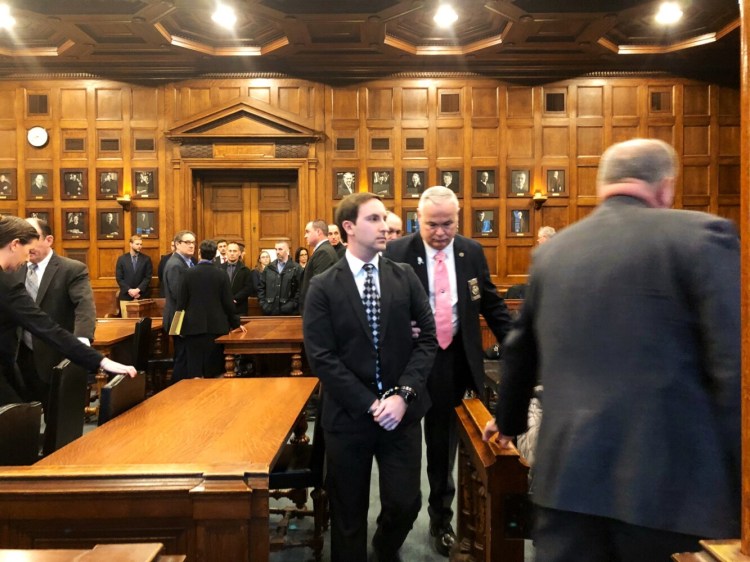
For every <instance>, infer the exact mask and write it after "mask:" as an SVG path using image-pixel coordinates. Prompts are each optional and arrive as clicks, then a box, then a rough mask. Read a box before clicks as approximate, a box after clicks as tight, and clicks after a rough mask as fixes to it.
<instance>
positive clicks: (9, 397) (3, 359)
mask: <svg viewBox="0 0 750 562" xmlns="http://www.w3.org/2000/svg"><path fill="white" fill-rule="evenodd" d="M38 239H39V234H38V233H37V231H36V229H35V228H34V227H33V226H32V225H31V224H29V223H28V222H26V221H25V220H23V219H21V218H19V217H13V216H9V215H5V216H3V215H0V272H8V271H15V270H17V269H20V268H21V267H23V266H25V265H26V262H27V260H28V257H29V249H30V248H31V247H32V245H33V244H35V243H36V240H38ZM19 327H20V328H23V329H24V330H27V331H29V332H31V333H32V334H34V335H35V336H37V337H38V338H40V339H42V341H44V342H45V343H47V344H48V345H50V346H52V347H53V348H54V349H56V350H57V351H59V352H60V353H62V354H63V355H65V357H67V358H68V359H70V360H71V361H73V362H74V363H76V364H78V365H80V366H82V367H84V368H86V369H88V370H89V371H91V372H94V371H97V370H98V369H99V368H100V367H101V368H102V369H104V370H105V371H109V372H112V373H126V374H128V375H130V376H131V377H134V376H135V374H136V371H135V367H132V366H127V365H122V364H120V363H117V362H115V361H112V360H111V359H107V358H106V357H104V356H103V355H102V354H101V353H99V352H98V351H96V350H95V349H93V348H91V347H88V346H87V345H85V344H83V343H81V342H80V341H79V340H78V338H76V337H75V336H74V335H73V334H71V333H70V332H67V331H66V330H63V329H62V328H61V327H60V326H59V325H58V324H56V323H55V322H54V321H53V320H52V319H51V318H50V317H49V316H47V315H46V314H45V313H44V312H42V311H41V310H40V309H39V307H38V306H37V305H36V303H35V302H34V301H33V300H32V298H31V296H29V293H28V292H27V291H26V287H25V286H24V285H23V284H22V283H18V282H16V281H15V280H13V278H12V277H11V276H10V275H5V274H4V273H3V274H2V275H0V405H3V404H10V403H15V402H23V398H22V394H23V386H24V385H23V379H22V376H21V375H20V373H19V372H18V369H17V368H16V363H15V361H16V350H17V348H18V335H17V330H18V328H19Z"/></svg>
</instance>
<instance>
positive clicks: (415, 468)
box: [325, 422, 422, 562]
mask: <svg viewBox="0 0 750 562" xmlns="http://www.w3.org/2000/svg"><path fill="white" fill-rule="evenodd" d="M325 443H326V460H327V463H328V464H327V476H326V489H327V491H328V497H329V500H330V505H331V560H332V562H366V560H367V512H368V509H369V507H370V474H371V472H372V459H373V458H375V459H376V460H377V462H378V470H379V475H380V504H381V510H380V515H379V516H378V528H377V530H376V532H375V536H374V537H373V539H372V543H373V547H374V548H375V549H376V550H377V552H378V554H379V557H380V559H381V560H392V559H393V558H395V556H396V553H397V552H398V549H399V548H401V545H402V544H403V543H404V540H406V536H407V535H408V534H409V531H410V530H411V528H412V525H413V524H414V521H415V520H416V519H417V515H418V514H419V509H420V507H421V504H422V495H421V492H420V487H419V484H420V472H421V460H422V459H421V457H422V427H421V425H420V424H419V423H418V422H415V423H411V424H409V425H407V426H404V427H398V428H396V429H395V430H393V431H385V430H384V429H381V428H380V426H378V425H377V424H376V423H375V422H373V423H372V427H371V428H369V429H368V430H367V431H359V432H352V433H343V432H330V431H326V432H325Z"/></svg>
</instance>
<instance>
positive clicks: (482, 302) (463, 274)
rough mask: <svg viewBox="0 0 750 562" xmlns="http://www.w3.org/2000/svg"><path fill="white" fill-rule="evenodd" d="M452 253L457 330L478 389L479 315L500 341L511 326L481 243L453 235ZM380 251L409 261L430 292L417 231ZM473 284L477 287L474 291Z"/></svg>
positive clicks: (481, 363)
mask: <svg viewBox="0 0 750 562" xmlns="http://www.w3.org/2000/svg"><path fill="white" fill-rule="evenodd" d="M453 254H454V256H455V263H456V285H457V288H458V325H459V334H460V335H461V341H462V343H463V347H464V351H465V353H466V360H467V362H468V363H469V367H470V368H471V377H472V380H473V381H474V386H475V387H476V390H477V391H478V392H481V391H482V389H483V388H484V356H483V352H482V333H481V328H480V326H479V315H480V314H481V315H482V316H484V318H485V320H486V321H487V325H488V326H489V327H490V329H491V330H492V333H494V334H495V337H496V338H497V340H498V341H499V342H502V341H503V338H504V337H505V335H506V334H507V333H508V331H509V330H510V314H509V313H508V309H507V308H506V306H505V301H503V299H502V298H501V297H500V296H498V294H497V290H496V288H495V285H493V284H492V280H491V279H490V271H489V268H488V267H487V259H486V258H485V257H484V252H483V251H482V246H480V245H479V244H478V243H477V242H475V241H474V240H470V239H469V238H464V237H463V236H461V235H456V237H455V238H454V239H453ZM383 255H384V256H386V257H388V258H391V259H392V260H394V261H397V262H402V263H408V264H409V265H411V266H412V267H413V268H414V271H415V272H416V273H417V277H419V280H420V281H421V282H422V286H423V287H424V290H425V292H426V293H429V290H430V286H429V281H428V278H427V267H430V264H428V263H427V257H426V253H425V248H424V242H422V238H421V237H420V235H419V233H415V234H411V235H409V236H405V237H403V238H399V239H397V240H393V241H392V242H389V243H388V246H387V247H386V250H385V252H384V254H383ZM472 287H476V291H475V292H473V291H472Z"/></svg>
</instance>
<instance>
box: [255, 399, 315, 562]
mask: <svg viewBox="0 0 750 562" xmlns="http://www.w3.org/2000/svg"><path fill="white" fill-rule="evenodd" d="M321 399H322V394H321V393H320V391H319V392H318V398H317V401H318V410H320V403H321ZM318 413H319V412H318ZM317 419H318V421H317V422H316V423H315V426H314V429H313V438H312V443H287V444H286V445H284V447H283V448H282V449H281V454H280V455H279V459H278V461H276V464H275V465H274V467H273V470H272V471H271V474H270V476H269V479H268V488H269V495H270V497H272V498H275V499H280V498H288V499H291V500H292V501H293V502H294V504H295V505H294V507H279V508H271V509H270V510H269V511H270V513H271V514H277V515H278V514H281V515H282V518H281V521H280V522H279V524H278V525H277V528H276V531H275V532H274V534H273V535H272V536H271V552H275V551H278V550H281V549H287V548H300V547H309V548H311V549H312V550H313V554H314V556H315V560H316V561H317V562H320V560H321V557H322V554H323V533H324V532H325V530H326V529H327V528H328V520H329V514H328V498H327V495H326V493H325V490H324V489H323V484H324V474H325V442H324V439H323V427H322V424H321V423H320V421H319V420H320V415H318V416H317ZM308 488H312V492H311V493H310V497H311V498H312V502H313V508H312V510H309V509H307V507H306V505H307V489H308ZM304 516H312V517H313V531H312V533H310V536H309V537H307V538H304V537H303V538H299V539H292V538H291V537H289V534H288V528H289V522H290V521H291V519H292V518H293V517H294V518H301V517H304Z"/></svg>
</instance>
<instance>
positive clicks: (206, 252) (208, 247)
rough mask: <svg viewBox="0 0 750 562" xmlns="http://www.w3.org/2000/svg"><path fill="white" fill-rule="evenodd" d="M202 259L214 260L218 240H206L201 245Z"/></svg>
mask: <svg viewBox="0 0 750 562" xmlns="http://www.w3.org/2000/svg"><path fill="white" fill-rule="evenodd" d="M200 252H201V259H202V260H212V259H214V257H216V242H214V241H213V240H204V241H203V242H201V246H200Z"/></svg>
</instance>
